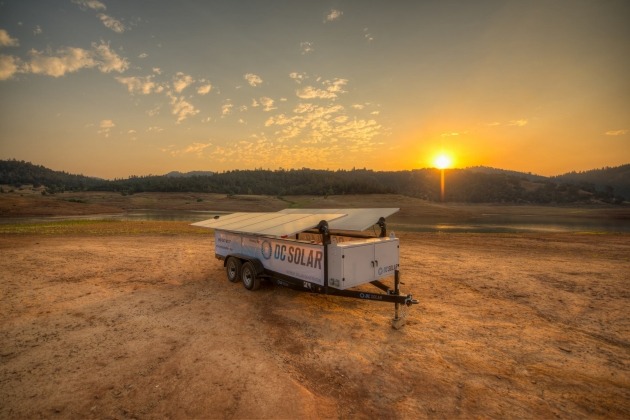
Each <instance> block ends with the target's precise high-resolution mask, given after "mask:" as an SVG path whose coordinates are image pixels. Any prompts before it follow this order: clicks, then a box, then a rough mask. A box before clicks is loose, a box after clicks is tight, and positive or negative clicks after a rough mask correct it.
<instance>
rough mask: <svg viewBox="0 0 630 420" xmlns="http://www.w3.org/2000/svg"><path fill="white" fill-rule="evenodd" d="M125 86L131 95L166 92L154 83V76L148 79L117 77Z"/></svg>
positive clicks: (162, 87) (147, 77)
mask: <svg viewBox="0 0 630 420" xmlns="http://www.w3.org/2000/svg"><path fill="white" fill-rule="evenodd" d="M116 80H118V81H119V82H120V83H122V84H123V85H125V86H127V90H128V91H129V93H132V94H133V93H140V94H142V95H148V94H150V93H161V92H162V91H164V86H162V85H160V84H157V83H155V82H154V81H153V76H152V75H151V76H146V77H135V76H130V77H120V76H119V77H116Z"/></svg>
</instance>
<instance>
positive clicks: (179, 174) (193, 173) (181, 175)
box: [164, 171, 214, 178]
mask: <svg viewBox="0 0 630 420" xmlns="http://www.w3.org/2000/svg"><path fill="white" fill-rule="evenodd" d="M212 175H214V172H212V171H190V172H179V171H171V172H169V173H167V174H166V175H164V176H166V177H169V178H187V177H190V176H212Z"/></svg>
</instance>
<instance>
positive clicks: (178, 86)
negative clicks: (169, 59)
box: [173, 72, 194, 93]
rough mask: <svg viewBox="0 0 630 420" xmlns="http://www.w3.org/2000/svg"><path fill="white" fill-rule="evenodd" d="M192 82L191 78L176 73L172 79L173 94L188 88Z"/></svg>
mask: <svg viewBox="0 0 630 420" xmlns="http://www.w3.org/2000/svg"><path fill="white" fill-rule="evenodd" d="M193 82H194V80H193V78H192V77H191V76H189V75H187V74H184V73H182V72H178V73H177V74H175V77H173V89H175V92H177V93H181V92H182V91H183V90H184V89H186V88H187V87H188V86H190V85H191V84H192V83H193Z"/></svg>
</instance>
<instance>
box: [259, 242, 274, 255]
mask: <svg viewBox="0 0 630 420" xmlns="http://www.w3.org/2000/svg"><path fill="white" fill-rule="evenodd" d="M261 251H262V256H263V257H264V258H265V259H266V260H268V259H269V258H271V253H272V249H271V243H269V241H264V242H263V243H262V246H261Z"/></svg>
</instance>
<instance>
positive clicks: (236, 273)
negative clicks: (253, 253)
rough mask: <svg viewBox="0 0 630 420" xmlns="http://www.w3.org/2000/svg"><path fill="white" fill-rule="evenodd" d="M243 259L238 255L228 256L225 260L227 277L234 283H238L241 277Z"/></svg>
mask: <svg viewBox="0 0 630 420" xmlns="http://www.w3.org/2000/svg"><path fill="white" fill-rule="evenodd" d="M242 265H243V263H242V261H241V260H240V259H238V258H236V257H228V259H227V260H226V261H225V274H226V275H227V279H228V280H229V281H231V282H232V283H236V282H237V281H239V279H240V278H241V266H242Z"/></svg>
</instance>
